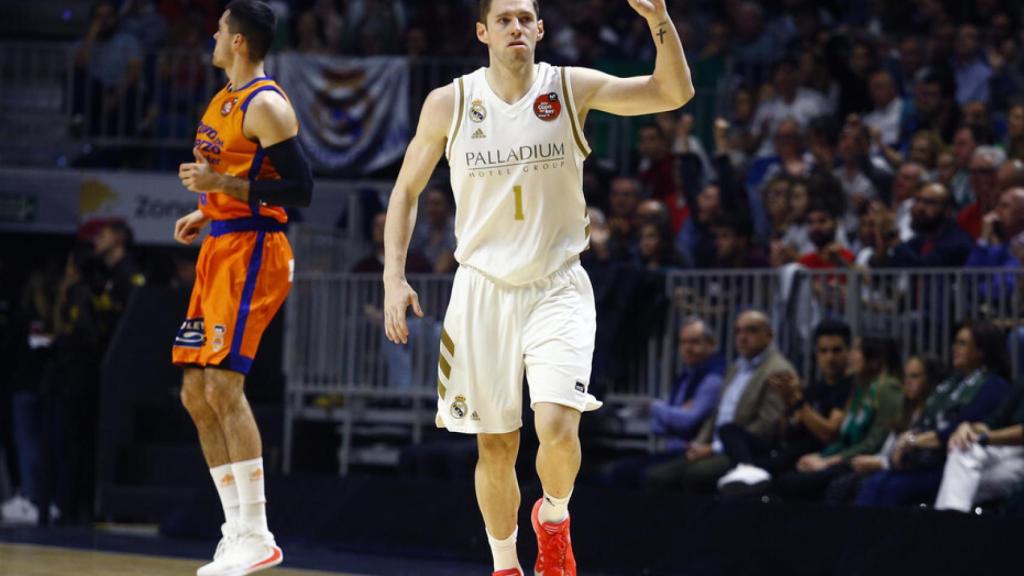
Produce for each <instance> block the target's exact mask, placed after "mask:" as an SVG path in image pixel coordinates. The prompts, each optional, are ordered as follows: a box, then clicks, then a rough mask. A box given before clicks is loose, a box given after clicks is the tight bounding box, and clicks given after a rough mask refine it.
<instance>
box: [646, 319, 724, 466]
mask: <svg viewBox="0 0 1024 576" xmlns="http://www.w3.org/2000/svg"><path fill="white" fill-rule="evenodd" d="M679 354H680V356H681V357H682V359H683V364H684V366H685V367H684V369H683V373H682V374H680V376H679V379H678V380H676V383H675V386H674V387H673V389H672V396H671V398H669V400H668V401H667V402H666V401H664V400H655V401H654V402H653V403H652V404H651V432H652V433H654V434H656V435H659V436H664V437H666V438H667V440H668V442H667V448H668V450H669V451H671V452H682V451H683V450H685V449H686V445H687V444H688V442H689V441H690V440H692V439H693V437H694V436H696V435H697V432H698V431H699V430H700V426H701V424H703V423H704V419H705V418H707V417H708V415H710V414H711V411H712V410H714V409H715V405H717V404H718V397H719V393H720V392H721V389H722V375H723V374H725V358H723V357H722V355H721V354H719V353H718V352H717V350H716V342H715V336H714V334H713V333H712V331H711V327H710V326H708V325H707V323H705V322H704V321H703V320H701V319H699V318H691V319H689V320H687V321H686V322H685V323H684V324H683V327H682V328H681V329H680V330H679Z"/></svg>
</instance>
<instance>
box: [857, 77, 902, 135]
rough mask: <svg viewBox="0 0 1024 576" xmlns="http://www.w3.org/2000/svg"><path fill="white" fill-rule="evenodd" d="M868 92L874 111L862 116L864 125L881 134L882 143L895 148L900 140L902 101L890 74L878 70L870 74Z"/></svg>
mask: <svg viewBox="0 0 1024 576" xmlns="http://www.w3.org/2000/svg"><path fill="white" fill-rule="evenodd" d="M869 92H870V95H871V103H872V105H873V106H874V109H873V110H871V112H869V113H868V114H867V115H865V116H864V123H865V124H867V125H868V127H870V128H872V129H873V130H878V131H879V132H880V133H881V138H882V141H883V142H884V143H885V144H887V145H889V146H892V147H896V146H897V145H898V144H899V140H900V120H901V118H902V117H903V99H902V98H900V97H899V94H898V93H897V92H896V82H895V81H894V80H893V77H892V74H891V73H890V72H889V71H888V70H886V69H884V68H880V69H878V70H876V71H875V72H874V73H873V74H871V79H870V85H869Z"/></svg>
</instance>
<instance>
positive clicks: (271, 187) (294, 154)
mask: <svg viewBox="0 0 1024 576" xmlns="http://www.w3.org/2000/svg"><path fill="white" fill-rule="evenodd" d="M266 152H267V157H268V158H270V162H271V163H272V164H273V166H274V169H275V170H277V173H278V175H280V176H281V178H280V180H254V181H252V182H251V183H250V184H249V200H250V201H255V202H264V203H266V204H270V205H272V206H287V207H290V208H305V207H307V206H309V203H310V201H311V200H312V198H313V172H312V170H310V168H309V162H307V161H306V156H305V155H304V154H303V153H302V146H300V145H299V139H298V137H294V138H289V139H287V140H285V141H284V142H278V143H277V144H274V145H273V146H269V147H267V148H266Z"/></svg>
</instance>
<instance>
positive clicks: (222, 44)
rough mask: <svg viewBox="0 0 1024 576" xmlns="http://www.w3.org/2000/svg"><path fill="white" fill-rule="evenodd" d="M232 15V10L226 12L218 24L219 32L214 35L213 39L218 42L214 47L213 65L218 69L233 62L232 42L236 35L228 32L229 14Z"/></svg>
mask: <svg viewBox="0 0 1024 576" xmlns="http://www.w3.org/2000/svg"><path fill="white" fill-rule="evenodd" d="M230 13H231V11H230V10H225V11H224V14H222V15H221V17H220V20H219V21H218V22H217V31H216V32H214V34H213V39H214V40H215V41H216V44H214V46H213V65H214V66H216V67H218V68H226V67H227V65H228V64H229V63H230V62H231V42H232V39H233V38H234V36H235V35H234V34H232V33H231V31H230V30H228V14H230Z"/></svg>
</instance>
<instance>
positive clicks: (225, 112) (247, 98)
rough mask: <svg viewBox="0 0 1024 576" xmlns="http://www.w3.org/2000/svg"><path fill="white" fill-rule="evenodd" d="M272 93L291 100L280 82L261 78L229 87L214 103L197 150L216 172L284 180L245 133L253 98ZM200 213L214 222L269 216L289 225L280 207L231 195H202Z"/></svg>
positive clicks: (199, 133)
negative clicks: (247, 201) (246, 116)
mask: <svg viewBox="0 0 1024 576" xmlns="http://www.w3.org/2000/svg"><path fill="white" fill-rule="evenodd" d="M268 90H269V91H273V92H277V93H278V94H280V95H281V96H283V97H284V98H286V99H287V98H288V96H287V95H285V93H284V90H282V89H281V87H280V86H278V85H277V83H276V82H274V81H273V80H271V79H270V78H267V77H261V78H256V79H254V80H252V81H251V82H249V83H248V84H246V85H245V86H242V87H240V88H237V89H235V88H232V86H231V85H230V84H228V85H227V86H225V87H224V88H222V89H221V91H220V92H218V93H217V94H216V95H215V96H214V97H213V100H211V101H210V106H209V107H208V108H207V109H206V113H205V114H203V119H202V120H201V121H200V122H199V129H198V130H196V143H195V147H196V148H198V149H199V152H200V154H202V155H203V156H204V157H205V158H206V160H207V161H208V162H209V163H210V168H212V169H213V170H214V171H216V172H219V173H221V174H227V175H229V176H234V177H236V178H242V179H245V180H265V179H276V178H280V176H278V174H277V171H276V170H274V167H273V166H272V165H271V163H270V160H269V159H268V158H267V154H266V151H265V150H263V147H262V146H260V144H259V142H254V141H252V140H250V139H248V138H246V137H245V134H244V133H243V132H242V123H243V122H244V121H245V112H246V110H248V109H249V104H251V103H252V99H253V97H255V96H256V95H257V94H259V93H260V92H265V91H268ZM199 209H200V210H202V211H203V214H206V215H207V216H209V217H210V218H211V219H213V220H232V219H235V218H249V217H252V216H266V217H270V218H273V219H275V220H277V221H278V222H282V223H284V222H287V221H288V215H287V214H286V213H285V211H284V208H281V207H280V206H267V205H266V204H256V203H246V202H243V201H241V200H238V199H237V198H232V197H231V196H228V195H227V194H200V195H199Z"/></svg>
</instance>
